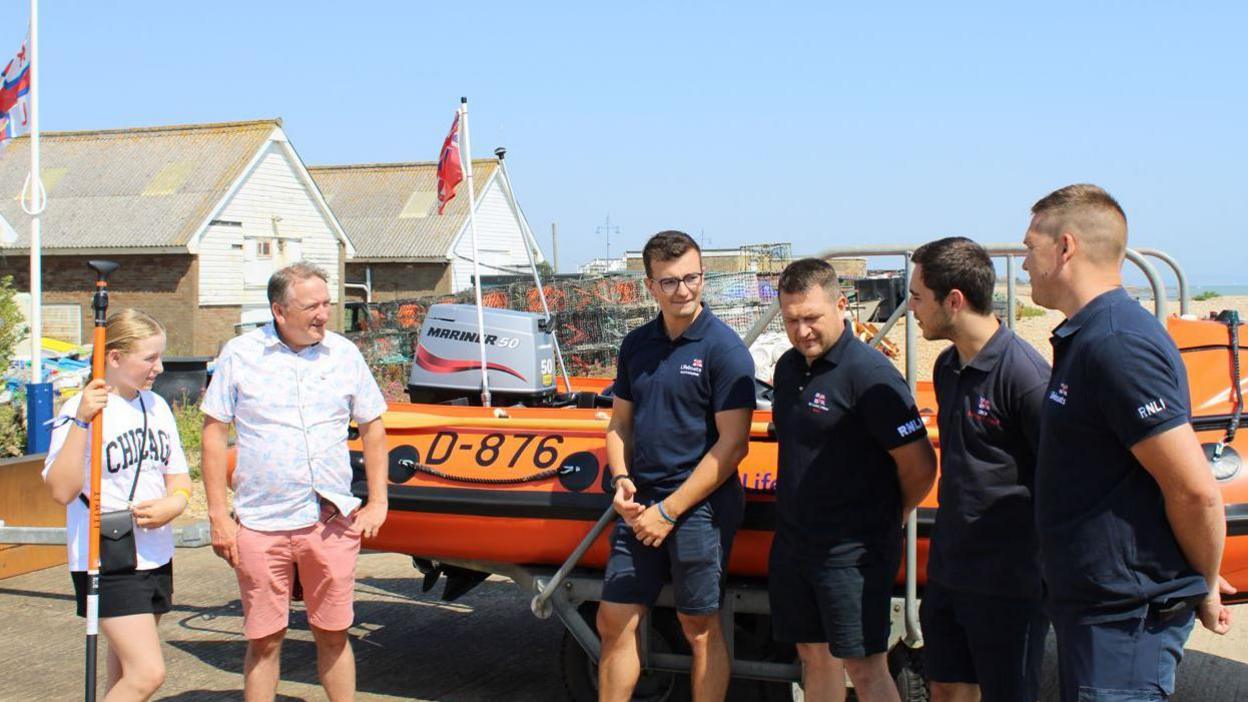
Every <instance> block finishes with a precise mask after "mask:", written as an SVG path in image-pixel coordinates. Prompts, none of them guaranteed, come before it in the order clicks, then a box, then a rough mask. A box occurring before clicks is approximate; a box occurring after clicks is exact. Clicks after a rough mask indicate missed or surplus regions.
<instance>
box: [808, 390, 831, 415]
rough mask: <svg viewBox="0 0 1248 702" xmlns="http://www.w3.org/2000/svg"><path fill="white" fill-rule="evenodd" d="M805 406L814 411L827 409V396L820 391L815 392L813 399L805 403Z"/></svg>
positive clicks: (825, 410)
mask: <svg viewBox="0 0 1248 702" xmlns="http://www.w3.org/2000/svg"><path fill="white" fill-rule="evenodd" d="M807 406H808V407H810V408H811V409H812V410H814V411H816V412H827V411H828V396H827V395H824V394H823V393H821V392H817V393H815V397H814V399H812V400H811V401H810V402H808V403H807Z"/></svg>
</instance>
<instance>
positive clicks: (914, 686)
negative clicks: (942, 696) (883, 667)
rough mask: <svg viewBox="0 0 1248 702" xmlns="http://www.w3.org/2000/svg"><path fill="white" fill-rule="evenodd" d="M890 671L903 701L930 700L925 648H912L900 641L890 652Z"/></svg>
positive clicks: (925, 701)
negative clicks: (924, 657)
mask: <svg viewBox="0 0 1248 702" xmlns="http://www.w3.org/2000/svg"><path fill="white" fill-rule="evenodd" d="M888 672H889V673H891V674H892V676H893V680H894V681H895V682H896V683H897V693H898V695H899V696H900V697H901V702H928V700H929V699H931V698H930V697H929V696H928V690H927V682H926V681H925V680H924V677H925V675H924V674H925V673H926V671H925V670H924V667H923V649H921V648H910V647H909V646H907V645H906V644H905V642H903V641H898V642H897V644H896V645H895V646H893V649H892V650H891V651H889V652H888Z"/></svg>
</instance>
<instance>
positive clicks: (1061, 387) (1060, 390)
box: [1049, 383, 1070, 405]
mask: <svg viewBox="0 0 1248 702" xmlns="http://www.w3.org/2000/svg"><path fill="white" fill-rule="evenodd" d="M1068 394H1070V386H1068V385H1067V384H1066V383H1058V385H1057V389H1056V390H1054V391H1053V392H1051V393H1049V399H1050V400H1052V401H1053V402H1056V403H1057V404H1059V405H1065V404H1066V396H1067V395H1068Z"/></svg>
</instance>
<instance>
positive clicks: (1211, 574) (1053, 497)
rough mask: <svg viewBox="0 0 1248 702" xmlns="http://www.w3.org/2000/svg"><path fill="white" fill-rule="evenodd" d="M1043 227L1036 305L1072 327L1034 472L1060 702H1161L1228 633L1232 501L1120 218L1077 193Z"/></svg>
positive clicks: (1064, 331)
mask: <svg viewBox="0 0 1248 702" xmlns="http://www.w3.org/2000/svg"><path fill="white" fill-rule="evenodd" d="M1031 212H1032V215H1033V217H1032V219H1031V225H1030V226H1029V227H1028V229H1027V234H1026V237H1025V238H1024V240H1023V242H1024V243H1025V244H1026V245H1027V249H1028V253H1027V258H1026V260H1025V262H1024V263H1023V268H1024V270H1026V271H1028V272H1029V273H1030V274H1031V285H1032V299H1033V300H1035V301H1036V303H1037V304H1039V305H1042V306H1044V307H1047V308H1049V309H1056V310H1061V311H1062V313H1063V314H1065V315H1066V321H1065V322H1063V323H1062V324H1061V325H1059V326H1058V327H1057V328H1056V329H1054V330H1053V337H1052V343H1053V376H1052V380H1051V381H1050V382H1049V387H1048V390H1047V391H1046V393H1045V402H1044V409H1043V413H1042V421H1041V430H1040V451H1039V457H1038V461H1037V465H1036V518H1037V526H1038V528H1039V531H1040V558H1041V565H1042V568H1043V573H1044V581H1045V585H1046V586H1047V592H1046V604H1047V607H1048V612H1049V616H1050V618H1051V619H1052V621H1053V628H1054V630H1055V631H1056V633H1057V650H1058V664H1059V668H1060V673H1061V684H1062V699H1063V700H1069V701H1071V702H1073V701H1074V700H1076V699H1078V700H1126V699H1132V700H1135V699H1165V698H1166V697H1168V696H1169V695H1170V694H1171V692H1173V690H1174V670H1175V667H1176V666H1177V665H1178V662H1179V660H1180V658H1181V657H1182V655H1183V644H1184V642H1185V641H1186V640H1187V636H1188V634H1189V633H1190V632H1191V629H1192V624H1193V618H1194V617H1199V618H1200V621H1201V624H1203V625H1204V626H1205V627H1206V628H1208V629H1210V630H1211V631H1214V632H1216V633H1219V634H1222V633H1225V632H1226V631H1227V630H1228V629H1229V628H1230V612H1229V610H1227V609H1226V608H1225V607H1224V606H1223V605H1222V602H1221V598H1220V595H1219V587H1218V586H1219V578H1218V564H1219V562H1220V561H1221V558H1222V547H1223V543H1224V541H1225V538H1226V522H1225V517H1224V515H1223V508H1222V501H1221V496H1220V494H1219V493H1218V490H1217V487H1216V485H1215V484H1214V479H1213V475H1212V473H1211V472H1210V470H1209V465H1208V462H1207V461H1206V460H1205V457H1204V453H1203V452H1202V450H1201V448H1200V443H1199V442H1198V441H1197V439H1196V435H1195V433H1194V432H1193V431H1192V427H1191V424H1190V423H1189V422H1190V414H1189V409H1188V401H1189V393H1188V387H1187V374H1186V372H1185V370H1184V367H1183V362H1182V359H1181V358H1180V357H1179V353H1178V349H1177V348H1176V347H1175V345H1174V341H1173V340H1172V339H1171V338H1170V337H1169V336H1168V335H1167V334H1166V331H1165V329H1164V328H1163V327H1162V325H1161V324H1160V323H1158V321H1157V320H1156V319H1155V318H1154V317H1153V316H1152V315H1151V314H1149V313H1148V312H1147V311H1145V310H1144V309H1143V308H1142V307H1141V306H1140V305H1139V304H1138V303H1137V302H1136V301H1135V300H1132V299H1131V297H1130V296H1128V295H1127V293H1126V291H1124V290H1123V289H1122V279H1121V268H1122V262H1123V258H1124V254H1125V251H1126V246H1127V218H1126V215H1125V214H1124V213H1123V211H1122V207H1120V206H1119V205H1118V203H1117V202H1116V201H1115V200H1114V199H1113V198H1112V197H1110V195H1109V193H1107V192H1105V191H1104V190H1102V189H1101V188H1098V187H1096V186H1094V185H1071V186H1068V187H1065V188H1062V189H1061V190H1057V191H1055V192H1053V193H1051V194H1049V195H1047V196H1046V197H1044V198H1043V199H1041V200H1040V201H1039V202H1037V203H1036V204H1035V205H1034V206H1033V207H1032V209H1031Z"/></svg>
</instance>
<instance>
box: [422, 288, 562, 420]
mask: <svg viewBox="0 0 1248 702" xmlns="http://www.w3.org/2000/svg"><path fill="white" fill-rule="evenodd" d="M481 312H482V315H483V316H484V319H485V361H486V369H487V372H488V373H489V380H490V393H491V395H493V396H494V398H495V399H496V400H497V401H498V402H499V403H506V404H515V403H523V404H540V403H543V402H546V401H548V400H549V399H550V398H552V397H553V396H554V394H555V344H554V340H553V338H552V335H551V329H550V328H548V326H547V322H546V317H545V316H544V315H541V314H535V313H531V312H516V311H513V310H501V309H495V308H492V307H487V308H484V309H483V310H482V311H481ZM477 331H478V330H477V308H476V307H475V306H474V305H449V304H448V305H434V306H432V307H430V308H429V312H428V314H426V315H425V321H424V324H422V325H421V327H420V337H419V338H418V339H417V343H416V348H415V350H414V352H413V355H414V356H415V359H414V361H413V363H412V373H411V376H410V377H409V378H408V385H407V394H408V397H410V398H411V400H412V402H426V403H428V402H452V403H456V404H478V403H480V401H481V350H480V346H479V345H478V333H477Z"/></svg>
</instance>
